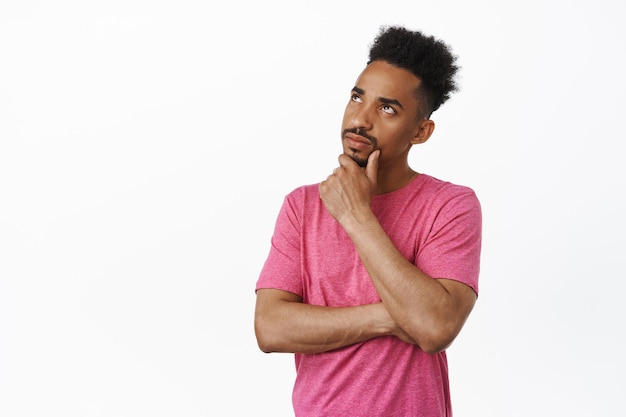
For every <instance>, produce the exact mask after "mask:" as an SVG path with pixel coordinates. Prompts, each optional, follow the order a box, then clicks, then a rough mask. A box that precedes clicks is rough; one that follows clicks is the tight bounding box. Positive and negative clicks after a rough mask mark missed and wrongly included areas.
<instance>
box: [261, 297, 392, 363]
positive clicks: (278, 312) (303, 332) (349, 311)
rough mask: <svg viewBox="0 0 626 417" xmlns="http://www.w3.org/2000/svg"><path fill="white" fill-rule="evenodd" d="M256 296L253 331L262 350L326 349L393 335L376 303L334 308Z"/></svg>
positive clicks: (296, 351)
mask: <svg viewBox="0 0 626 417" xmlns="http://www.w3.org/2000/svg"><path fill="white" fill-rule="evenodd" d="M265 291H267V290H265ZM257 297H258V299H257V309H256V313H255V332H256V335H257V341H258V343H259V347H260V348H261V350H263V351H264V352H292V353H320V352H326V351H329V350H333V349H338V348H341V347H344V346H349V345H352V344H354V343H359V342H363V341H366V340H369V339H372V338H374V337H379V336H384V335H388V334H393V331H394V327H395V323H394V322H393V321H392V319H391V317H390V316H389V314H388V313H387V311H386V310H385V308H384V306H383V305H382V304H380V303H379V304H369V305H363V306H355V307H340V308H337V307H324V306H314V305H309V304H304V303H302V302H300V301H296V300H290V301H286V300H271V299H270V298H268V297H267V294H259V295H257Z"/></svg>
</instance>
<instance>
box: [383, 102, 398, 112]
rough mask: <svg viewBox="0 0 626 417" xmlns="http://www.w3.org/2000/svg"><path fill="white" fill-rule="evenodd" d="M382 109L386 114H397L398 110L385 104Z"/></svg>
mask: <svg viewBox="0 0 626 417" xmlns="http://www.w3.org/2000/svg"><path fill="white" fill-rule="evenodd" d="M380 109H381V110H382V111H384V112H385V113H389V114H396V109H394V108H393V107H391V106H390V105H388V104H384V105H383V106H382V107H381V108H380Z"/></svg>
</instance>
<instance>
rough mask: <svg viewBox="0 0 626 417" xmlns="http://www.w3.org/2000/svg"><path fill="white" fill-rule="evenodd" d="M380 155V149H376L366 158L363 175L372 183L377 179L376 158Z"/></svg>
mask: <svg viewBox="0 0 626 417" xmlns="http://www.w3.org/2000/svg"><path fill="white" fill-rule="evenodd" d="M379 157H380V150H379V149H376V150H375V151H374V152H372V153H371V154H370V156H368V158H367V166H366V167H365V176H367V178H368V179H369V180H370V182H371V183H372V184H376V181H377V179H378V158H379Z"/></svg>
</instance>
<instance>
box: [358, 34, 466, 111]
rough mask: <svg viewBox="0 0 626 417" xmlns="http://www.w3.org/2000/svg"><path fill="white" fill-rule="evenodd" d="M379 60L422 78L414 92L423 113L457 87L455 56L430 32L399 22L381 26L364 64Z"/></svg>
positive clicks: (448, 95)
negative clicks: (411, 27) (401, 24)
mask: <svg viewBox="0 0 626 417" xmlns="http://www.w3.org/2000/svg"><path fill="white" fill-rule="evenodd" d="M378 60H381V61H385V62H388V63H389V64H391V65H395V66H397V67H399V68H404V69H406V70H409V71H411V73H413V74H415V75H416V76H417V77H418V78H419V79H420V80H421V86H420V88H419V91H418V92H417V93H418V99H419V98H420V97H421V100H420V102H421V103H422V107H423V108H422V111H423V113H424V114H426V115H430V114H431V113H432V112H434V111H435V110H437V109H438V108H439V106H441V105H442V104H443V103H444V102H445V101H446V100H447V99H448V98H450V94H452V93H453V92H456V91H458V89H459V88H458V86H457V84H456V82H455V75H456V73H457V71H458V70H459V66H458V65H457V64H456V56H455V55H453V54H452V52H451V50H450V48H449V47H448V45H446V44H445V43H444V42H442V41H441V40H439V39H436V38H435V37H433V36H426V35H424V34H422V33H421V32H419V31H410V30H407V29H405V28H403V27H399V26H382V27H381V28H380V32H379V34H378V36H377V37H376V38H375V39H374V42H373V43H372V45H371V46H370V51H369V60H368V62H367V64H368V65H369V64H370V63H371V62H373V61H378Z"/></svg>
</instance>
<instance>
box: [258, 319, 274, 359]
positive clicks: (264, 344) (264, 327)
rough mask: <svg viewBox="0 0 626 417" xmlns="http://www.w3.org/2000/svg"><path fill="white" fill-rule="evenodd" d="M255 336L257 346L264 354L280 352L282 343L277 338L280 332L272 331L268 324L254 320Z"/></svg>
mask: <svg viewBox="0 0 626 417" xmlns="http://www.w3.org/2000/svg"><path fill="white" fill-rule="evenodd" d="M254 334H255V336H256V342H257V345H258V347H259V349H260V350H261V351H262V352H263V353H272V352H278V351H280V349H279V345H280V341H279V340H278V338H277V337H276V336H277V334H278V332H276V331H272V329H271V326H270V325H268V323H267V322H264V321H263V320H261V319H259V318H256V319H255V320H254Z"/></svg>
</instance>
